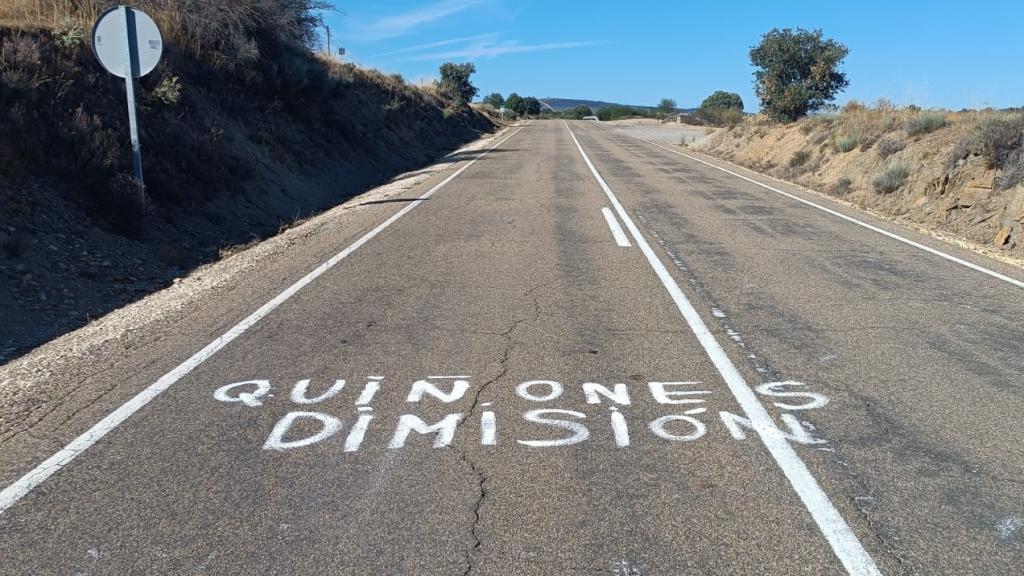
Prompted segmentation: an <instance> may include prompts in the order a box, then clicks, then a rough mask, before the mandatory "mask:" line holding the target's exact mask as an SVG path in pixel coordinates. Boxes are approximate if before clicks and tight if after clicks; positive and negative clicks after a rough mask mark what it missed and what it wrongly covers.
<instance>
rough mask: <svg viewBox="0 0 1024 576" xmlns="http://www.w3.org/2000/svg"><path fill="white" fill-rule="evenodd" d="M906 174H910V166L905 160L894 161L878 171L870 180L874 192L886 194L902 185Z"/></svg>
mask: <svg viewBox="0 0 1024 576" xmlns="http://www.w3.org/2000/svg"><path fill="white" fill-rule="evenodd" d="M908 176H910V166H909V165H908V164H907V163H905V162H895V163H892V164H889V165H888V166H886V167H885V169H883V170H882V171H881V172H879V173H878V174H877V175H876V176H875V177H874V179H873V180H871V185H872V186H874V188H875V192H880V193H883V194H888V193H890V192H895V191H896V190H898V189H899V187H900V186H903V183H904V182H905V181H906V180H907V177H908Z"/></svg>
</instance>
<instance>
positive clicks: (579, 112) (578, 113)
mask: <svg viewBox="0 0 1024 576" xmlns="http://www.w3.org/2000/svg"><path fill="white" fill-rule="evenodd" d="M563 115H564V116H565V117H566V118H568V119H570V120H582V119H583V118H584V117H586V116H593V115H594V112H593V111H592V110H591V109H590V107H589V106H586V105H582V104H581V105H579V106H576V107H574V108H570V109H568V110H566V111H565V113H564V114H563Z"/></svg>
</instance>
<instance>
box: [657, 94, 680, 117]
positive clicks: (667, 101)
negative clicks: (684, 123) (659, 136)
mask: <svg viewBox="0 0 1024 576" xmlns="http://www.w3.org/2000/svg"><path fill="white" fill-rule="evenodd" d="M658 111H659V112H661V113H662V114H665V115H666V116H667V115H669V114H675V113H676V101H675V100H673V99H672V98H662V99H661V102H658Z"/></svg>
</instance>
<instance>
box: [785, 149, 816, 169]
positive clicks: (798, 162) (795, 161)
mask: <svg viewBox="0 0 1024 576" xmlns="http://www.w3.org/2000/svg"><path fill="white" fill-rule="evenodd" d="M810 159H811V153H810V152H808V151H807V150H798V151H797V152H796V153H794V154H793V157H792V158H790V159H789V167H790V168H797V167H799V166H803V165H804V164H806V163H807V161H808V160H810Z"/></svg>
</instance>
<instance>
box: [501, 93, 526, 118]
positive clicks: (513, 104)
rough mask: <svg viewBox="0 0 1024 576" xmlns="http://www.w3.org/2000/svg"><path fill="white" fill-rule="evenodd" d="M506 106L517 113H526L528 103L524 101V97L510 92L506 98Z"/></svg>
mask: <svg viewBox="0 0 1024 576" xmlns="http://www.w3.org/2000/svg"><path fill="white" fill-rule="evenodd" d="M505 107H506V108H508V109H510V110H512V111H513V112H515V113H516V114H526V104H525V103H524V102H523V97H522V96H520V95H519V94H516V93H515V92H513V93H511V94H509V95H508V98H506V99H505Z"/></svg>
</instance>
